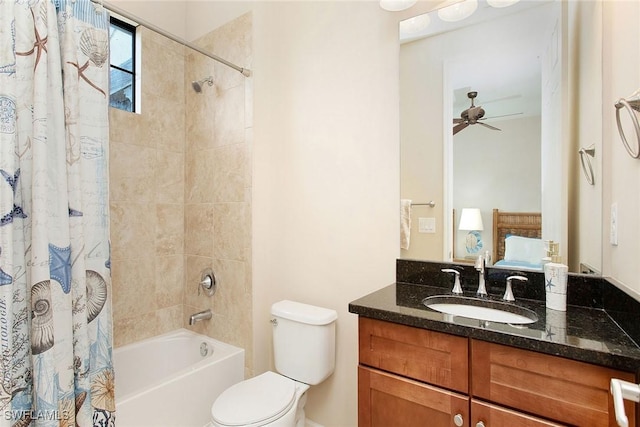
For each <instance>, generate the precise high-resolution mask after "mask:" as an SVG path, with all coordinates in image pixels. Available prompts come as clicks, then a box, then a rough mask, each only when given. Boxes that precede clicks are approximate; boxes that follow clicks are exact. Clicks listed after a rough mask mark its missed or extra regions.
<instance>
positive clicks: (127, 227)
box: [110, 202, 156, 262]
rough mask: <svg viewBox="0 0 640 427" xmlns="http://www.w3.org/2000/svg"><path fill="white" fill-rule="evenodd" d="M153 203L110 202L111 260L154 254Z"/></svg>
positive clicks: (147, 256) (154, 221)
mask: <svg viewBox="0 0 640 427" xmlns="http://www.w3.org/2000/svg"><path fill="white" fill-rule="evenodd" d="M152 212H155V204H151V203H133V202H111V203H110V213H111V260H112V262H117V261H119V260H122V259H129V258H131V257H134V258H149V257H152V256H155V234H156V226H155V224H156V218H155V215H150V213H152Z"/></svg>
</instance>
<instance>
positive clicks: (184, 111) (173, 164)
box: [110, 14, 253, 375]
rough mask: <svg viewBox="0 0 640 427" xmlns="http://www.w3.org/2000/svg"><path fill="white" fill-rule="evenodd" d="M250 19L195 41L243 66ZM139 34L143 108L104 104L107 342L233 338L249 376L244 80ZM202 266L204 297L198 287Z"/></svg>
mask: <svg viewBox="0 0 640 427" xmlns="http://www.w3.org/2000/svg"><path fill="white" fill-rule="evenodd" d="M251 26H252V23H251V15H250V14H247V15H244V16H241V17H240V18H238V19H236V20H234V21H231V22H230V23H228V24H226V25H224V26H222V27H220V28H218V29H216V30H214V31H212V32H211V33H209V34H207V35H205V36H204V37H202V38H201V39H199V40H197V41H196V42H195V43H196V44H197V45H198V46H200V47H202V48H203V49H205V50H207V51H209V52H212V53H215V54H216V55H218V56H220V57H222V58H224V59H226V60H228V61H231V62H233V63H235V64H238V65H240V66H242V67H246V68H251V29H252V27H251ZM142 41H143V48H142V63H143V65H142V102H143V104H142V113H141V114H130V113H124V112H121V111H117V110H113V109H112V110H111V112H110V120H111V170H110V179H111V182H110V191H111V244H112V255H111V257H112V266H113V267H112V275H113V294H114V295H113V306H114V310H113V311H114V336H115V345H116V346H121V345H124V344H127V343H130V342H134V341H138V340H141V339H144V338H147V337H150V336H153V335H157V334H160V333H164V332H167V331H170V330H173V329H176V328H180V327H186V328H190V329H193V330H196V331H198V332H201V333H204V334H206V335H209V336H211V337H213V338H216V339H219V340H221V341H225V342H228V343H231V344H234V345H237V346H239V347H242V348H244V349H245V350H246V354H245V361H246V362H245V364H246V370H247V375H251V373H252V367H251V363H250V362H251V360H252V351H251V348H252V339H251V338H252V336H251V331H252V327H251V324H252V318H251V312H252V298H251V296H252V288H251V159H252V110H253V107H252V103H253V90H252V85H251V82H252V80H251V78H246V77H244V76H242V74H240V73H239V72H237V71H235V70H233V69H231V68H228V67H226V66H224V65H222V64H220V63H218V62H216V61H214V60H212V59H210V58H207V57H205V56H204V55H201V54H199V53H197V52H194V51H192V50H190V49H188V48H184V47H182V46H180V45H178V44H176V43H174V42H171V41H170V40H168V39H166V38H164V37H162V36H159V35H157V34H155V33H153V32H151V31H148V30H143V34H142ZM209 75H211V76H213V80H214V86H213V87H209V86H208V85H206V84H205V85H204V87H203V89H202V92H201V93H199V94H198V93H195V91H194V90H193V89H192V87H191V81H193V80H200V79H202V78H204V77H207V76H209ZM207 267H211V268H213V270H214V272H215V274H216V278H217V281H218V288H217V292H216V294H215V295H214V296H213V297H211V298H209V297H206V296H204V294H201V295H198V291H197V284H198V282H199V281H200V274H201V271H202V270H203V269H204V268H207ZM207 308H211V309H212V311H213V313H214V315H213V318H212V319H211V320H208V321H204V322H200V323H198V324H196V325H195V326H194V327H190V326H188V317H189V315H190V314H192V313H195V312H197V311H200V310H204V309H207Z"/></svg>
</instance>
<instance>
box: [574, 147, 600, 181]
mask: <svg viewBox="0 0 640 427" xmlns="http://www.w3.org/2000/svg"><path fill="white" fill-rule="evenodd" d="M578 153H579V154H580V164H581V165H582V173H584V177H585V178H586V179H587V182H588V183H589V184H590V185H594V183H595V178H594V176H593V166H591V159H590V157H595V154H596V147H595V145H593V144H592V145H590V146H589V147H587V148H584V147H583V148H581V149H580V150H578Z"/></svg>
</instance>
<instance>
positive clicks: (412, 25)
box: [400, 13, 431, 37]
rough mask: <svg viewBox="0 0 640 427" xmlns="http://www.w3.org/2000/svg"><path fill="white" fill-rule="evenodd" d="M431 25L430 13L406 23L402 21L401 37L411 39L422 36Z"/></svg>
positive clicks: (410, 19) (415, 17)
mask: <svg viewBox="0 0 640 427" xmlns="http://www.w3.org/2000/svg"><path fill="white" fill-rule="evenodd" d="M430 23H431V17H429V14H428V13H423V14H422V15H418V16H414V17H413V18H409V19H405V20H404V21H400V35H401V36H405V37H410V36H413V35H416V34H420V33H421V32H423V31H424V30H426V29H427V27H428V26H429V24H430Z"/></svg>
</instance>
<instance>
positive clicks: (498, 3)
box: [487, 0, 520, 8]
mask: <svg viewBox="0 0 640 427" xmlns="http://www.w3.org/2000/svg"><path fill="white" fill-rule="evenodd" d="M519 1H520V0H487V4H488V5H489V6H491V7H497V8H500V7H509V6H511V5H514V4H516V3H518V2H519Z"/></svg>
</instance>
